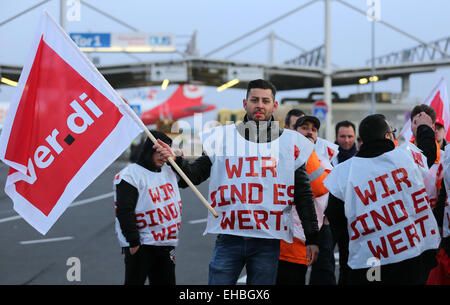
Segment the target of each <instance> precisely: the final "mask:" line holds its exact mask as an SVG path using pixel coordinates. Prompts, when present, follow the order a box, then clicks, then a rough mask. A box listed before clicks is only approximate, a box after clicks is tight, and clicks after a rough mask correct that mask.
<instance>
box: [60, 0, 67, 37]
mask: <svg viewBox="0 0 450 305" xmlns="http://www.w3.org/2000/svg"><path fill="white" fill-rule="evenodd" d="M59 25H60V26H61V27H62V28H63V29H64V31H65V30H66V0H59Z"/></svg>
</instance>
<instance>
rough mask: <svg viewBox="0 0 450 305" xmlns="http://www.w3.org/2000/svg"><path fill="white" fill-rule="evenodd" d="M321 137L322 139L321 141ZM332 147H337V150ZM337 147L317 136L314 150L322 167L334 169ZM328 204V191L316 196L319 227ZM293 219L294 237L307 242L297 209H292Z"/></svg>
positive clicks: (315, 204)
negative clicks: (332, 163)
mask: <svg viewBox="0 0 450 305" xmlns="http://www.w3.org/2000/svg"><path fill="white" fill-rule="evenodd" d="M319 139H320V140H321V141H320V142H319ZM330 144H331V145H330ZM334 146H336V147H334ZM332 147H333V148H335V150H334V149H333V148H332ZM337 149H338V146H337V145H336V144H333V143H331V142H329V141H327V140H323V139H321V138H317V141H316V143H315V144H314V151H315V152H316V155H317V157H318V158H319V161H320V167H321V168H323V169H325V170H332V169H333V166H332V165H331V161H332V160H333V159H334V158H335V157H336V156H337V152H338V150H337ZM327 204H328V193H326V194H323V195H322V196H319V197H315V198H314V208H315V210H316V215H317V224H318V226H319V229H320V228H322V225H323V218H324V213H325V209H326V208H327ZM292 219H293V222H294V237H295V238H298V239H300V240H301V241H303V242H305V240H306V237H305V232H304V231H303V227H302V222H301V221H300V217H299V216H298V214H297V210H296V209H292Z"/></svg>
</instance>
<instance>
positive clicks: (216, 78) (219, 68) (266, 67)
mask: <svg viewBox="0 0 450 305" xmlns="http://www.w3.org/2000/svg"><path fill="white" fill-rule="evenodd" d="M442 66H450V59H446V60H441V61H433V62H425V63H406V64H395V65H382V66H376V75H377V76H378V78H379V80H386V79H388V78H392V77H402V76H407V75H409V74H412V73H425V72H434V71H435V70H436V69H437V68H439V67H442ZM98 69H99V71H100V72H101V73H102V74H103V76H104V77H105V78H106V80H107V81H108V82H109V83H110V84H111V85H112V86H113V87H114V88H116V89H120V88H132V87H141V86H153V85H160V84H161V83H162V81H163V79H164V78H168V79H169V81H170V82H171V83H174V84H181V83H194V84H201V85H206V86H220V85H222V84H224V83H225V82H227V81H229V80H231V79H234V78H238V79H239V80H240V82H239V83H238V84H237V85H236V86H235V87H237V88H246V87H247V83H248V81H250V80H252V79H256V78H264V79H267V80H270V81H271V82H272V83H274V85H275V86H276V87H277V89H278V90H295V89H306V88H320V87H322V86H323V76H324V74H323V69H321V68H317V67H302V66H298V65H294V64H284V65H271V64H258V63H248V62H238V61H225V60H216V59H205V58H183V59H176V60H167V61H155V62H143V63H132V64H123V65H115V66H99V67H98ZM21 70H22V67H17V66H7V65H0V76H1V77H6V78H8V79H12V80H14V81H17V80H18V79H19V76H20V73H21ZM370 75H371V67H370V66H363V67H354V68H335V69H333V71H332V79H333V86H343V85H352V84H355V85H356V84H358V81H359V79H361V78H365V77H369V76H370Z"/></svg>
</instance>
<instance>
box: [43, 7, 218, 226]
mask: <svg viewBox="0 0 450 305" xmlns="http://www.w3.org/2000/svg"><path fill="white" fill-rule="evenodd" d="M44 13H45V14H46V15H47V16H48V17H49V18H50V19H51V20H52V21H53V23H54V24H55V26H56V27H57V28H59V29H60V31H61V32H62V33H63V36H64V37H65V38H66V39H67V40H68V41H69V43H70V44H72V45H73V46H74V47H75V48H77V49H78V50H79V48H78V46H77V45H76V44H75V42H74V41H73V40H72V39H71V38H70V37H69V35H67V33H66V31H65V30H64V29H63V28H62V27H61V26H60V25H59V24H58V23H57V22H56V21H55V20H54V19H53V17H52V16H51V15H50V14H49V13H48V12H47V11H46V10H44ZM79 51H80V54H81V55H82V58H83V60H84V61H85V62H86V64H87V65H89V66H91V67H92V68H93V71H96V73H97V76H98V77H100V78H102V79H104V80H105V83H106V84H108V85H110V84H109V82H108V81H107V80H106V79H105V77H104V76H103V75H102V74H101V73H100V72H99V71H98V69H97V67H95V66H94V64H93V63H92V62H91V61H90V60H89V59H88V58H87V56H86V55H85V54H84V53H83V52H81V50H79ZM111 89H112V92H113V93H114V94H115V95H116V97H117V98H118V101H119V105H117V106H118V107H119V108H120V109H122V110H123V111H124V112H125V113H127V114H128V115H129V116H130V117H131V118H132V119H133V120H134V121H135V122H136V124H138V125H139V127H140V128H141V129H142V130H143V131H144V132H145V133H146V134H147V136H148V137H149V138H150V140H152V142H153V143H154V144H155V145H156V144H158V142H157V141H156V139H155V137H154V136H153V135H152V134H151V133H150V131H149V130H148V128H147V126H145V125H144V123H143V122H142V120H141V119H140V118H139V117H138V116H137V114H136V112H134V111H133V109H131V108H130V106H129V105H128V104H127V103H125V101H124V100H123V99H122V97H121V96H120V95H119V94H118V93H117V91H116V90H114V88H112V87H111ZM169 162H170V164H171V165H172V167H173V168H174V169H175V170H176V172H177V173H178V174H179V175H180V177H181V178H183V180H184V181H185V182H186V183H187V184H188V185H189V187H190V188H191V189H192V190H193V191H194V193H195V194H196V195H197V197H198V198H199V199H200V201H201V202H202V203H203V204H204V205H205V207H206V208H207V209H208V210H209V211H210V212H211V213H212V214H213V215H214V216H215V217H218V216H219V215H218V214H217V212H216V211H215V210H214V209H213V208H212V206H211V205H210V204H209V202H208V201H207V200H206V199H205V198H204V197H203V195H202V194H201V193H200V192H199V190H198V189H197V188H196V187H195V185H194V184H193V183H192V181H191V180H190V179H189V178H188V177H187V176H186V174H185V173H184V172H183V171H182V170H181V168H180V167H179V166H178V165H177V164H176V163H175V161H174V160H172V159H170V158H169Z"/></svg>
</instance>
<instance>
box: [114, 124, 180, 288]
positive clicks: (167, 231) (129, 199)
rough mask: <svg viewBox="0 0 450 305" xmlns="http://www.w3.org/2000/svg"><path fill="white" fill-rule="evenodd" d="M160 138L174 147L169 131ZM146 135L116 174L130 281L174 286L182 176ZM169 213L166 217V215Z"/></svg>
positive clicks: (119, 223)
mask: <svg viewBox="0 0 450 305" xmlns="http://www.w3.org/2000/svg"><path fill="white" fill-rule="evenodd" d="M150 132H151V133H152V134H153V136H154V137H155V138H156V139H159V140H160V141H163V142H164V143H167V145H171V143H172V140H171V139H170V138H169V137H168V136H167V135H166V134H164V133H162V132H159V131H156V130H151V131H150ZM153 145H154V144H153V142H152V141H151V140H150V139H149V138H147V140H146V141H145V142H144V144H143V146H142V149H141V152H140V154H139V157H138V159H137V161H136V163H131V164H129V165H128V166H126V167H125V168H124V169H122V170H121V171H120V172H119V173H118V174H117V175H116V176H115V177H114V191H115V205H116V219H115V229H116V235H117V238H118V240H119V244H120V245H121V246H122V253H124V254H125V285H143V284H145V281H146V280H147V279H148V281H149V284H164V285H175V284H176V281H175V247H176V246H177V243H178V234H179V230H180V224H181V197H180V193H179V189H178V180H179V177H178V176H177V175H176V174H175V172H174V171H173V170H172V168H171V167H169V166H168V165H167V164H165V162H163V161H161V156H160V155H159V153H158V152H157V151H156V150H155V149H154V148H153ZM161 215H164V217H161Z"/></svg>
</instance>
